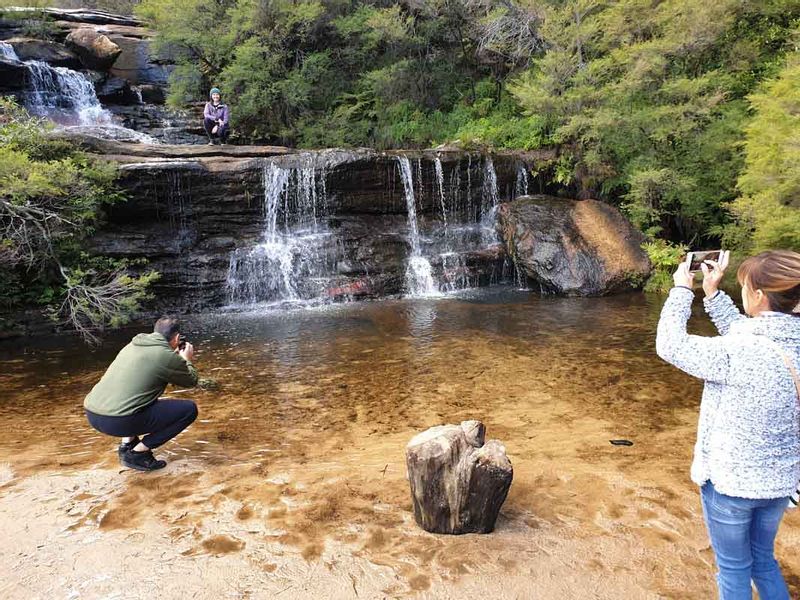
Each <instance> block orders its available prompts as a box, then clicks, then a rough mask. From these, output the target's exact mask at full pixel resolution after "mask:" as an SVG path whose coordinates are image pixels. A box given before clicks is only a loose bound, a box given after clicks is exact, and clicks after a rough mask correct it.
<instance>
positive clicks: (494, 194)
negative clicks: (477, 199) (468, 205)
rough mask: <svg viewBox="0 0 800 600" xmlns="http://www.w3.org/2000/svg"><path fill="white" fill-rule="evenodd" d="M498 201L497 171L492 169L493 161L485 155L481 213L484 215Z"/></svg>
mask: <svg viewBox="0 0 800 600" xmlns="http://www.w3.org/2000/svg"><path fill="white" fill-rule="evenodd" d="M499 203H500V194H499V193H498V191H497V173H496V172H495V170H494V161H493V160H492V157H491V156H490V155H488V154H487V155H486V160H484V162H483V198H481V215H486V214H487V213H488V212H490V211H491V210H492V209H493V208H495V207H496V206H497V205H498V204H499Z"/></svg>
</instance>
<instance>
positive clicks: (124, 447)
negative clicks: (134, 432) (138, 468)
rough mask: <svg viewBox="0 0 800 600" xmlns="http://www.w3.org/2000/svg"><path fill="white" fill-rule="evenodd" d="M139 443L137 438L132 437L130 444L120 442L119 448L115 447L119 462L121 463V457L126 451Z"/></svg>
mask: <svg viewBox="0 0 800 600" xmlns="http://www.w3.org/2000/svg"><path fill="white" fill-rule="evenodd" d="M141 441H142V440H140V439H139V436H134V437H133V439H132V440H131V441H130V442H127V443H126V442H120V444H119V446H118V447H117V456H119V462H122V457H123V456H124V455H125V453H126V452H127V451H128V450H133V449H134V448H135V447H136V445H137V444H138V443H139V442H141Z"/></svg>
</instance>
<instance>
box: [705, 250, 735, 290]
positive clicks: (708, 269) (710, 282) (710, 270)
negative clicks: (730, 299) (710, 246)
mask: <svg viewBox="0 0 800 600" xmlns="http://www.w3.org/2000/svg"><path fill="white" fill-rule="evenodd" d="M730 257H731V253H730V250H725V251H724V252H723V253H722V254H721V255H720V257H719V262H717V261H715V260H706V261H703V264H702V265H700V269H701V270H702V271H703V291H704V292H705V293H706V298H710V297H711V296H713V295H714V294H716V293H717V289H719V283H720V281H722V277H723V276H724V275H725V269H727V268H728V262H729V261H730Z"/></svg>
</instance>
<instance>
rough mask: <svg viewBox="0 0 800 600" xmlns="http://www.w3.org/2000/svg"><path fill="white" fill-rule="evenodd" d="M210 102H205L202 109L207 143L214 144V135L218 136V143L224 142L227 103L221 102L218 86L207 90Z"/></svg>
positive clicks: (226, 135)
mask: <svg viewBox="0 0 800 600" xmlns="http://www.w3.org/2000/svg"><path fill="white" fill-rule="evenodd" d="M209 96H210V97H211V101H210V102H206V107H205V109H204V110H203V129H205V130H206V135H207V136H208V145H209V146H213V145H214V136H217V137H219V139H220V143H222V144H224V143H225V142H226V141H227V139H228V133H230V131H229V129H228V116H229V114H228V105H227V104H223V103H222V100H221V95H220V92H219V88H211V91H210V92H209Z"/></svg>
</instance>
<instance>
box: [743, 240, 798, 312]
mask: <svg viewBox="0 0 800 600" xmlns="http://www.w3.org/2000/svg"><path fill="white" fill-rule="evenodd" d="M736 278H737V279H738V280H739V285H744V284H745V283H747V284H748V286H749V287H750V289H751V290H753V291H755V290H761V291H762V292H764V293H765V294H766V295H767V299H768V300H769V307H770V310H774V311H777V312H782V313H789V314H792V313H794V314H795V315H796V316H799V317H800V313H797V312H795V311H796V310H800V306H798V305H800V254H798V253H797V252H792V251H791V250H767V251H766V252H762V253H761V254H757V255H756V256H751V257H750V258H748V259H747V260H745V261H744V262H743V263H742V264H741V265H739V270H738V271H736Z"/></svg>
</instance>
